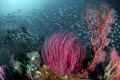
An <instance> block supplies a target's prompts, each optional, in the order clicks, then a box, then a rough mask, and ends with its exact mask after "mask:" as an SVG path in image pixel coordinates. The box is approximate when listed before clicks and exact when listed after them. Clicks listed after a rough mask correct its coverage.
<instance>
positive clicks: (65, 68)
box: [42, 30, 86, 76]
mask: <svg viewBox="0 0 120 80" xmlns="http://www.w3.org/2000/svg"><path fill="white" fill-rule="evenodd" d="M85 53H86V48H85V46H83V45H82V43H81V42H80V41H79V40H78V37H77V36H76V35H75V34H74V33H73V32H69V31H67V30H65V31H63V30H61V31H57V32H55V33H53V34H52V35H51V36H49V37H48V38H47V39H46V40H45V42H44V44H43V47H42V58H43V60H44V63H45V64H46V65H47V66H49V67H50V68H51V70H52V72H53V73H54V74H55V75H56V76H58V75H59V76H61V75H63V74H71V72H73V70H74V69H75V67H76V70H80V68H81V65H82V61H83V57H84V56H85Z"/></svg>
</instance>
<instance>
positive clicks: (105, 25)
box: [82, 3, 115, 74]
mask: <svg viewBox="0 0 120 80" xmlns="http://www.w3.org/2000/svg"><path fill="white" fill-rule="evenodd" d="M85 10H86V14H85V15H84V16H83V17H84V19H85V20H86V21H87V23H88V26H89V28H90V30H91V34H92V36H91V44H92V46H93V49H94V53H95V54H94V57H93V60H92V61H91V63H90V65H88V67H87V68H86V69H85V70H84V71H83V72H82V74H84V73H85V72H86V71H87V70H88V69H90V68H91V67H93V66H92V64H94V62H97V63H99V61H96V58H98V57H99V56H97V55H98V54H100V53H99V51H101V50H102V49H103V48H104V47H105V46H107V45H108V44H109V42H110V39H107V38H106V37H107V35H108V34H109V32H110V28H111V24H113V23H114V22H115V18H114V15H115V11H114V10H113V9H111V8H110V7H109V6H108V5H107V4H103V3H102V4H101V6H96V7H95V9H91V8H88V7H86V8H85ZM93 27H95V28H93ZM102 55H103V54H101V56H102ZM102 57H104V56H102Z"/></svg>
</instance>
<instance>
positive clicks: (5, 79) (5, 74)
mask: <svg viewBox="0 0 120 80" xmlns="http://www.w3.org/2000/svg"><path fill="white" fill-rule="evenodd" d="M0 80H12V77H11V74H10V71H9V70H8V69H7V68H6V67H5V66H0Z"/></svg>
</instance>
